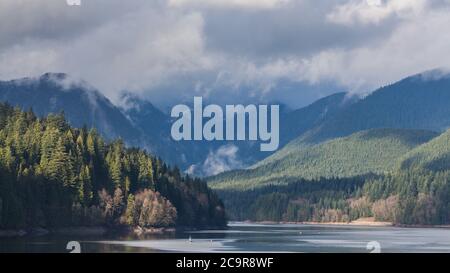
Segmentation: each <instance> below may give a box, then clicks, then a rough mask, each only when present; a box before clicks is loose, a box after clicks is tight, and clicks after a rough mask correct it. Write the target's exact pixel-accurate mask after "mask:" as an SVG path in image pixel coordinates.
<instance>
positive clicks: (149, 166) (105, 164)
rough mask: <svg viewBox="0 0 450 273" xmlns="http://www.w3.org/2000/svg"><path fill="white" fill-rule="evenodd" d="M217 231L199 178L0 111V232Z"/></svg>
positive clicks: (50, 120)
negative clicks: (99, 228) (128, 228)
mask: <svg viewBox="0 0 450 273" xmlns="http://www.w3.org/2000/svg"><path fill="white" fill-rule="evenodd" d="M95 225H105V226H110V227H111V226H117V225H129V226H141V227H169V226H190V227H223V226H225V225H226V219H225V212H224V207H223V204H222V202H221V201H220V199H219V198H218V197H217V195H216V194H215V193H213V192H212V191H211V190H209V189H208V187H207V185H206V183H204V182H203V181H201V180H199V179H194V178H191V177H189V176H185V175H182V174H181V173H180V171H179V170H178V169H177V168H176V167H170V166H168V165H166V164H165V163H164V162H163V161H162V160H161V159H159V158H155V157H153V156H151V155H149V154H148V153H146V152H145V151H143V150H140V149H137V148H127V147H125V145H124V143H123V142H122V141H121V140H115V141H112V142H107V141H105V140H104V139H103V138H102V137H100V136H99V134H98V133H97V132H96V130H94V129H90V130H88V129H87V128H81V129H76V128H72V127H71V126H69V125H68V123H67V122H66V120H65V118H64V115H63V114H50V115H49V116H47V117H45V118H38V117H36V115H35V114H34V113H33V112H32V111H31V110H30V111H21V110H20V109H19V108H13V107H11V106H9V105H7V104H0V228H2V229H7V228H29V227H44V228H54V227H62V226H95Z"/></svg>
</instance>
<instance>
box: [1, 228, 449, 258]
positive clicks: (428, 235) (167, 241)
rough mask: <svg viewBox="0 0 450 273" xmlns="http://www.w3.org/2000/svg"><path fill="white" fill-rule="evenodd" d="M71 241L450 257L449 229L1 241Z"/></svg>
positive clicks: (94, 247) (61, 248)
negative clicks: (375, 248)
mask: <svg viewBox="0 0 450 273" xmlns="http://www.w3.org/2000/svg"><path fill="white" fill-rule="evenodd" d="M69 241H78V242H79V243H80V245H81V251H82V252H149V253H151V252H370V250H368V249H367V244H368V243H369V242H373V241H375V242H377V243H376V244H379V246H380V247H381V252H450V229H444V228H396V227H362V226H358V227H357V226H336V225H297V224H274V225H262V224H247V223H231V224H230V225H229V229H228V230H220V231H218V230H204V231H195V232H181V233H177V234H173V235H159V236H156V235H155V236H149V237H145V238H137V237H132V236H111V235H110V236H105V237H103V238H98V237H94V238H92V237H76V236H75V237H61V236H42V237H34V238H32V237H24V238H14V239H0V252H69V250H66V245H67V243H68V242H69Z"/></svg>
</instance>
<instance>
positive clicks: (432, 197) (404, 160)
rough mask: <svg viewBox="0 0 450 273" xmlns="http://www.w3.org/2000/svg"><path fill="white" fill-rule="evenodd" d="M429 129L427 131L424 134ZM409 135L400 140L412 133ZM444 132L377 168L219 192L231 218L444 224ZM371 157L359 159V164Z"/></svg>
mask: <svg viewBox="0 0 450 273" xmlns="http://www.w3.org/2000/svg"><path fill="white" fill-rule="evenodd" d="M395 131H397V132H399V131H400V130H395ZM408 131H409V132H414V131H413V130H408ZM369 132H370V131H369ZM372 132H379V130H373V131H372ZM422 132H423V133H424V134H423V136H426V135H427V134H426V131H422ZM364 133H367V132H362V133H358V134H356V135H361V134H364ZM432 135H433V134H432V133H429V137H431V136H432ZM409 136H410V137H409V138H404V140H406V139H410V140H414V139H416V138H414V137H413V138H411V136H413V135H411V134H410V135H409ZM449 136H450V130H448V131H446V132H444V133H442V134H441V135H439V136H438V137H435V138H433V139H431V140H430V141H428V142H426V143H424V144H422V145H418V146H417V147H416V148H414V149H412V150H410V151H409V152H407V153H406V154H404V155H403V156H400V157H399V158H398V160H397V161H389V162H387V163H388V164H386V165H385V167H386V169H385V171H384V172H383V173H379V174H364V175H357V176H348V177H341V178H337V177H334V178H332V177H331V178H320V177H319V178H314V179H305V178H300V177H298V178H297V179H294V178H293V179H290V180H289V183H287V184H285V185H279V184H275V183H273V184H272V185H267V186H262V187H258V188H253V189H251V188H245V189H239V188H237V189H221V190H219V191H218V193H219V194H220V196H221V197H222V198H223V200H224V202H225V205H226V206H227V211H228V213H229V214H230V216H231V218H232V219H239V220H246V219H250V220H256V221H268V220H271V221H294V222H303V221H317V222H348V221H352V220H356V219H358V218H360V217H374V218H375V220H378V221H390V222H393V223H395V224H409V225H411V224H424V225H431V224H449V223H450V164H449V160H448V158H449V154H450V152H449V151H450V141H449ZM423 140H424V139H423ZM410 143H411V142H410ZM416 143H417V142H416ZM355 147H356V146H355ZM347 148H350V147H347ZM377 149H380V151H375V150H374V151H373V153H374V154H377V153H378V154H380V153H384V152H383V151H387V150H389V147H384V146H378V147H377ZM341 152H343V151H341ZM343 153H344V154H345V152H343ZM344 161H345V157H344ZM370 162H371V161H370V160H368V161H366V160H363V161H361V163H360V164H365V163H367V164H370ZM355 164H356V163H355ZM388 165H389V166H388ZM355 166H358V164H356V165H355Z"/></svg>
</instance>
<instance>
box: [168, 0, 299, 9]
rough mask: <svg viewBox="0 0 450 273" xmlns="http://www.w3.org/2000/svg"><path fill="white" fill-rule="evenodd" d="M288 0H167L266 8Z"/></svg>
mask: <svg viewBox="0 0 450 273" xmlns="http://www.w3.org/2000/svg"><path fill="white" fill-rule="evenodd" d="M289 1H290V0H214V1H211V0H169V6H172V7H184V6H196V7H202V6H203V7H216V8H224V7H225V8H230V7H231V8H249V9H260V8H262V9H267V8H274V7H277V6H279V5H283V4H286V3H288V2H289Z"/></svg>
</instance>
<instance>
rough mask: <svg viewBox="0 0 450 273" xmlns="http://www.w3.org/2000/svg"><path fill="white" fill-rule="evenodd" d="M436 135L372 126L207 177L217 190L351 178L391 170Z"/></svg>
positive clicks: (426, 132)
mask: <svg viewBox="0 0 450 273" xmlns="http://www.w3.org/2000/svg"><path fill="white" fill-rule="evenodd" d="M436 136H437V133H434V132H431V131H424V130H408V129H372V130H367V131H363V132H358V133H355V134H352V135H350V136H348V137H344V138H337V139H333V140H330V141H326V142H323V143H320V144H317V145H312V146H309V147H306V146H305V147H303V148H302V149H299V150H297V151H296V152H293V153H290V154H289V155H288V156H286V157H283V158H281V159H279V160H275V161H271V162H269V163H266V164H263V165H260V166H258V167H255V168H253V169H248V170H240V171H232V172H227V173H223V174H220V175H217V176H215V177H212V178H210V179H209V183H210V186H211V187H213V188H216V189H224V188H236V189H237V188H251V187H260V186H264V185H267V184H285V183H288V182H292V181H295V180H296V179H298V178H306V179H313V178H319V177H328V178H331V177H352V176H357V175H363V174H367V173H383V172H386V171H389V170H393V168H394V167H395V164H393V163H395V162H396V161H397V160H398V159H399V158H400V157H401V156H402V155H404V154H406V153H407V152H409V151H410V150H412V149H413V148H415V147H417V146H418V145H421V144H423V143H425V142H427V141H429V140H430V139H432V138H434V137H436Z"/></svg>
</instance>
